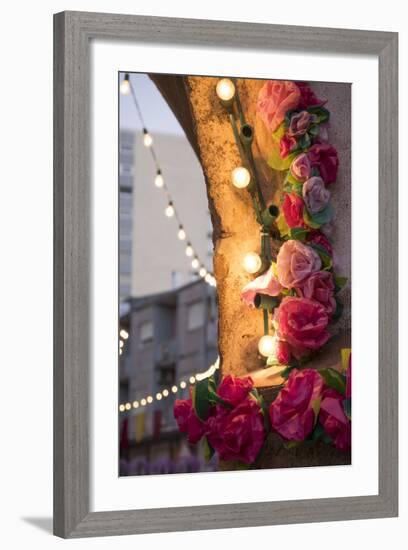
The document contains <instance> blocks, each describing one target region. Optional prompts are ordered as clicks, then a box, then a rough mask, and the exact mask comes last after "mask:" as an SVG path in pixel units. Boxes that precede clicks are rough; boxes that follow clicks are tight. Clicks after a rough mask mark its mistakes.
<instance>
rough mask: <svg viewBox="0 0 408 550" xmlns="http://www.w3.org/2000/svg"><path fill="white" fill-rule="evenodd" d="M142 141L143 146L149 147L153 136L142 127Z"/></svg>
mask: <svg viewBox="0 0 408 550" xmlns="http://www.w3.org/2000/svg"><path fill="white" fill-rule="evenodd" d="M143 143H144V146H145V147H151V146H152V145H153V138H152V136H151V135H150V134H149V132H148V131H147V130H146V128H143Z"/></svg>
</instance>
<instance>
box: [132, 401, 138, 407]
mask: <svg viewBox="0 0 408 550" xmlns="http://www.w3.org/2000/svg"><path fill="white" fill-rule="evenodd" d="M138 407H139V401H133V408H134V409H137V408H138Z"/></svg>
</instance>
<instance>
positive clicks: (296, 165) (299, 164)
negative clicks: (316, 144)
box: [290, 153, 311, 182]
mask: <svg viewBox="0 0 408 550" xmlns="http://www.w3.org/2000/svg"><path fill="white" fill-rule="evenodd" d="M310 171H311V166H310V161H309V157H308V156H307V154H306V153H301V154H300V155H298V156H297V157H295V158H294V159H293V161H292V164H291V165H290V173H291V174H292V176H293V177H294V178H295V179H296V180H297V181H300V182H303V181H306V180H307V179H308V178H309V177H310Z"/></svg>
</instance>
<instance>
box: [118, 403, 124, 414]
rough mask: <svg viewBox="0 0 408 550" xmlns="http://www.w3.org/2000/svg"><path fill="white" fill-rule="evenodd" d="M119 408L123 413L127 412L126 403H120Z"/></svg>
mask: <svg viewBox="0 0 408 550" xmlns="http://www.w3.org/2000/svg"><path fill="white" fill-rule="evenodd" d="M119 410H120V412H121V413H123V412H125V405H123V404H122V405H119Z"/></svg>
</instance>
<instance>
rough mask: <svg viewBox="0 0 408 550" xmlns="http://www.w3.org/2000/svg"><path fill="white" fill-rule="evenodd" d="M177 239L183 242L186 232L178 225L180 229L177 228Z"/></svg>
mask: <svg viewBox="0 0 408 550" xmlns="http://www.w3.org/2000/svg"><path fill="white" fill-rule="evenodd" d="M177 237H178V238H179V239H180V241H184V239H185V238H186V232H185V231H184V229H183V226H182V225H180V227H179V230H178V233H177Z"/></svg>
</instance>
